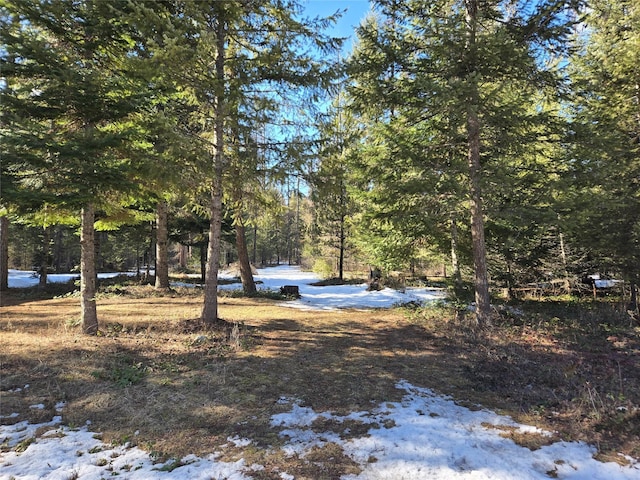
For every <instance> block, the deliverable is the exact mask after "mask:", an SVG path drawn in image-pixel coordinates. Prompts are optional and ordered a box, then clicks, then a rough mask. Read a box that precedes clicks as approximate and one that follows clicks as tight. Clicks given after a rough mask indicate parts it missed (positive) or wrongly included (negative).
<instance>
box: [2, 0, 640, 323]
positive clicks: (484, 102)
mask: <svg viewBox="0 0 640 480" xmlns="http://www.w3.org/2000/svg"><path fill="white" fill-rule="evenodd" d="M0 8H1V12H0V19H1V22H2V28H1V29H0V30H1V32H2V33H1V34H0V35H1V37H0V41H1V45H2V46H1V48H0V57H1V62H2V64H1V68H2V80H1V84H0V94H1V98H0V100H1V102H2V106H3V108H2V119H1V124H0V128H1V130H2V132H1V133H2V138H3V141H2V147H1V148H2V151H1V152H0V154H1V156H2V171H1V174H2V196H1V200H0V206H1V210H0V214H1V216H0V219H1V222H0V238H1V242H0V243H1V247H2V248H1V249H0V251H1V255H0V258H1V260H2V262H1V269H0V274H1V275H0V288H2V289H6V288H7V287H8V285H7V271H8V268H9V267H10V266H11V267H16V268H21V269H25V268H28V269H31V268H34V269H36V270H37V272H38V273H39V274H40V278H41V282H42V283H43V284H45V283H46V273H47V272H48V271H56V272H62V271H70V270H80V272H81V304H82V318H83V320H82V325H83V330H84V331H85V333H89V334H95V333H96V332H98V326H99V324H98V318H97V314H96V309H95V289H96V284H95V277H96V271H99V270H114V269H115V270H125V269H132V268H137V269H138V270H143V271H144V269H145V268H147V267H150V266H153V272H154V275H155V284H156V287H157V288H159V289H166V288H168V287H169V276H168V274H169V268H170V267H171V268H172V269H174V270H178V269H182V270H189V269H193V268H196V269H199V268H201V271H202V272H203V273H202V274H203V277H204V278H203V279H204V282H203V283H204V290H205V298H204V306H203V311H202V320H203V321H204V322H205V323H213V322H215V321H216V320H217V319H218V314H217V284H218V269H219V268H220V266H221V265H224V264H228V263H230V262H232V261H234V262H235V261H237V262H238V264H239V267H240V274H241V277H242V281H243V286H244V289H245V291H246V293H248V294H251V293H253V292H255V284H254V282H253V279H252V276H251V267H250V263H254V264H263V265H264V264H273V263H280V262H288V263H297V264H305V265H306V266H308V267H310V268H313V269H314V270H316V271H320V272H322V273H323V274H324V275H325V276H327V277H331V276H334V277H337V278H338V279H339V280H343V279H344V278H345V275H347V274H348V273H349V272H350V271H352V272H353V274H354V275H356V276H362V275H366V274H367V273H368V272H369V270H370V269H373V268H376V269H380V270H381V271H382V272H383V274H384V275H386V276H388V277H389V278H390V274H391V273H392V272H402V277H403V278H404V277H405V276H410V275H415V276H416V277H420V276H425V275H432V276H435V275H437V276H439V277H445V278H446V279H447V280H448V281H450V283H451V285H452V286H453V287H454V291H455V292H457V293H458V294H459V295H465V292H467V291H473V292H474V294H475V302H476V317H475V320H476V322H477V323H479V324H481V325H486V324H488V323H489V321H490V313H491V309H490V295H491V294H494V296H495V295H497V294H501V295H502V294H504V295H507V296H508V297H514V296H518V295H521V294H522V293H523V292H527V291H528V292H531V291H538V290H539V289H540V288H544V287H549V289H550V290H547V292H548V291H552V292H553V293H564V294H570V293H572V292H575V290H576V289H577V288H579V287H580V285H581V284H580V280H581V279H582V278H584V277H586V276H587V275H590V274H596V273H597V274H600V275H601V276H602V277H604V278H607V277H608V278H615V279H617V280H620V281H622V282H623V283H621V284H619V285H622V286H619V291H620V292H622V293H623V295H622V297H623V298H624V299H625V300H624V301H625V307H624V310H627V311H628V312H630V314H632V315H633V314H634V313H633V312H634V311H635V312H636V313H635V315H637V299H636V296H637V294H636V291H637V288H636V285H637V284H638V276H639V272H640V244H639V241H640V188H639V183H640V157H639V154H638V151H639V150H638V149H639V145H640V87H639V85H640V72H639V71H638V65H640V58H639V57H640V8H639V7H638V6H637V5H636V4H635V3H634V2H631V1H621V2H616V3H615V5H614V4H611V2H608V1H600V0H594V1H591V2H588V3H585V2H582V1H576V0H543V1H527V0H521V1H517V0H516V1H501V2H498V1H492V2H478V1H476V0H466V1H464V2H454V1H448V0H438V1H431V2H424V1H418V0H415V1H405V2H397V1H393V0H383V1H377V2H373V7H372V12H371V14H370V15H368V16H367V18H366V19H365V20H364V21H363V22H362V24H361V25H360V26H359V28H358V29H357V37H356V40H355V42H354V45H353V49H352V51H351V52H349V54H347V55H346V56H345V54H344V53H341V52H342V50H341V48H340V46H341V43H342V41H341V40H340V39H339V38H334V37H332V36H330V35H329V34H327V33H326V32H327V31H328V29H329V28H330V27H331V26H332V25H333V24H334V23H335V22H336V20H337V19H338V17H339V16H340V12H338V13H337V14H336V15H331V16H329V17H312V18H309V17H306V16H305V12H304V8H303V4H301V3H299V2H295V1H273V2H251V1H237V2H236V1H225V2H200V1H163V2H129V1H125V0H114V1H109V2H103V1H97V2H92V1H83V2H75V1H66V0H56V1H50V2H34V1H28V0H12V1H3V2H2V4H1V7H0ZM78 236H79V237H80V241H78ZM152 264H153V265H152ZM345 272H346V273H345Z"/></svg>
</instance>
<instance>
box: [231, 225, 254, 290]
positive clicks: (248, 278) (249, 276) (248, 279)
mask: <svg viewBox="0 0 640 480" xmlns="http://www.w3.org/2000/svg"><path fill="white" fill-rule="evenodd" d="M236 249H237V250H238V264H239V265H240V278H241V280H242V289H243V290H244V293H246V294H248V295H251V294H253V293H256V283H255V282H254V281H253V273H252V272H251V264H250V263H249V252H248V251H247V239H246V236H245V228H244V225H243V224H242V219H240V218H238V219H236Z"/></svg>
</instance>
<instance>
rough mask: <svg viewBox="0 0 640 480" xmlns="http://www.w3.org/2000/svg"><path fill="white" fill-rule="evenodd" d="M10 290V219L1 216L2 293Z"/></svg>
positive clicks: (0, 288) (0, 289) (0, 286)
mask: <svg viewBox="0 0 640 480" xmlns="http://www.w3.org/2000/svg"><path fill="white" fill-rule="evenodd" d="M8 289H9V219H8V218H7V216H6V215H3V216H0V291H1V292H4V291H5V290H8Z"/></svg>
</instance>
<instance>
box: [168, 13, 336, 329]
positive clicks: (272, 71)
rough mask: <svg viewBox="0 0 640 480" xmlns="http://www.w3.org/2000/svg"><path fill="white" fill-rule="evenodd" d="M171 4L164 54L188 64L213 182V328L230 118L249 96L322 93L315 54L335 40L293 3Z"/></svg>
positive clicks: (186, 79)
mask: <svg viewBox="0 0 640 480" xmlns="http://www.w3.org/2000/svg"><path fill="white" fill-rule="evenodd" d="M175 5H176V9H177V10H178V11H179V13H180V14H179V15H176V16H175V18H174V25H175V32H174V36H173V37H172V38H171V39H170V41H169V43H170V48H169V50H171V52H172V53H171V54H172V55H173V58H174V59H176V58H178V57H180V60H181V62H182V64H184V62H187V64H188V65H190V68H189V69H188V71H187V72H185V71H184V68H181V70H180V72H179V75H180V77H181V79H182V85H183V88H184V90H185V91H186V92H188V94H190V95H191V96H192V105H193V107H194V108H193V110H192V112H191V114H190V116H189V118H188V123H189V125H190V126H191V129H192V132H193V133H194V138H196V139H197V141H198V142H199V144H200V145H201V149H202V152H204V155H203V156H204V157H208V161H207V162H205V163H203V171H204V173H205V174H206V178H207V180H208V181H209V182H210V197H211V202H210V218H211V223H210V229H209V251H208V256H207V257H208V260H207V261H208V266H207V280H206V287H205V300H204V307H203V310H202V319H203V321H204V322H205V323H207V324H211V323H213V322H215V321H216V320H217V318H218V310H217V276H218V266H219V261H220V245H221V243H220V242H221V239H220V228H221V222H222V215H223V199H224V188H223V187H224V182H223V180H224V175H225V173H226V172H227V171H228V169H229V166H230V163H231V162H230V146H231V144H230V142H229V137H230V136H231V135H232V134H233V127H234V125H236V124H237V117H235V115H236V114H237V113H238V112H240V111H241V110H240V109H242V108H244V107H245V106H246V105H249V104H251V102H250V101H248V100H249V99H252V98H256V97H257V98H269V96H274V95H276V94H278V95H280V96H281V95H282V92H283V91H284V92H287V91H288V89H289V88H290V87H291V86H297V87H302V88H310V87H316V88H317V87H320V86H325V87H326V86H327V85H328V82H329V77H330V74H331V71H330V69H329V68H328V67H327V63H326V62H324V61H323V60H320V59H318V57H317V55H316V52H317V50H318V49H324V50H325V51H328V50H330V49H331V48H333V46H334V45H335V42H334V41H332V40H331V39H329V38H328V37H326V36H325V35H323V34H322V33H320V32H319V30H322V29H323V28H324V27H326V26H327V25H328V24H329V23H330V20H322V19H319V20H305V19H300V16H301V15H300V12H301V7H300V5H299V3H298V2H295V1H289V2H281V1H275V0H274V1H269V2H243V1H239V0H238V1H236V0H230V1H225V2H219V1H205V2H202V1H186V2H176V3H175ZM168 57H169V55H168ZM176 73H178V72H176ZM274 92H275V93H274Z"/></svg>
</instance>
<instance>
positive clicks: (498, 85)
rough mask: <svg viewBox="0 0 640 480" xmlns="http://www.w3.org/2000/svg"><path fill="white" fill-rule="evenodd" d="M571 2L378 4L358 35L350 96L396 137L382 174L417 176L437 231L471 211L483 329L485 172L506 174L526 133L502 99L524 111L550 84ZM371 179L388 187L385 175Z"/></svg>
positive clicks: (401, 195) (407, 193)
mask: <svg viewBox="0 0 640 480" xmlns="http://www.w3.org/2000/svg"><path fill="white" fill-rule="evenodd" d="M574 3H577V2H571V1H561V0H558V1H554V0H551V1H548V2H510V3H507V4H505V3H502V2H479V1H477V0H466V1H465V2H453V1H449V0H440V1H435V2H433V1H430V2H426V1H422V0H414V1H407V2H398V1H394V0H381V1H378V2H376V5H378V7H379V18H373V19H371V20H370V21H369V22H368V23H367V24H365V25H363V26H362V27H361V28H360V29H359V38H360V45H359V49H358V50H356V52H355V54H354V56H353V58H352V60H351V71H352V72H353V74H354V78H355V82H354V85H353V86H352V87H351V88H350V90H351V94H352V95H353V97H354V99H355V105H356V106H357V107H359V108H360V110H361V111H364V112H366V113H367V114H368V116H369V118H371V119H372V121H373V122H375V123H378V124H382V125H384V127H382V128H379V129H378V131H383V132H384V130H385V128H388V129H389V131H390V132H391V133H389V134H386V135H384V139H385V140H384V142H385V145H386V146H385V149H386V150H387V153H386V154H385V156H383V157H382V159H381V161H380V164H379V167H378V168H379V170H381V172H383V174H386V175H387V176H388V177H390V178H392V179H394V180H395V181H394V182H393V185H394V186H396V187H397V186H401V185H402V184H403V183H405V182H406V180H405V177H406V173H407V171H409V172H412V173H411V178H413V179H415V182H414V189H415V190H413V192H421V193H422V195H423V196H424V197H426V198H429V199H430V200H431V203H432V205H433V206H432V207H431V208H430V209H429V208H425V211H426V212H428V211H429V210H431V211H436V212H437V211H438V210H440V211H441V212H442V213H445V212H446V215H436V216H433V215H431V214H429V213H427V214H426V215H425V217H426V219H429V218H431V219H433V220H435V223H436V224H439V225H445V222H443V221H442V219H443V218H448V217H449V215H450V213H449V212H451V211H454V212H457V211H458V210H459V206H461V205H467V208H468V211H469V216H470V219H471V222H470V233H471V244H472V252H473V255H472V258H473V263H474V286H475V294H476V318H477V321H478V323H479V324H480V325H486V324H488V323H489V319H490V299H489V281H488V273H487V258H486V246H485V225H484V223H485V218H484V216H485V213H486V206H485V205H484V201H483V200H484V195H483V190H484V189H485V188H486V186H487V182H488V176H487V174H486V171H487V170H489V169H497V170H499V169H500V164H501V162H504V161H505V159H506V158H507V155H505V153H509V154H511V155H515V154H516V150H517V149H515V148H512V149H511V151H510V152H509V148H508V147H512V146H514V145H517V142H519V141H521V139H518V138H517V137H515V136H514V137H509V136H508V133H509V132H510V131H512V130H514V129H515V130H516V131H520V130H518V127H519V125H521V123H522V121H523V118H522V117H521V116H520V115H518V114H517V110H516V109H513V108H508V107H510V106H511V105H512V104H513V102H512V101H508V102H507V100H508V96H506V95H505V91H506V90H509V91H511V92H517V91H518V89H520V90H521V91H522V92H523V93H525V94H526V96H525V95H522V96H521V97H520V105H522V106H523V105H525V104H526V103H525V102H526V101H527V100H529V98H530V96H529V95H530V94H529V93H528V92H529V91H530V89H542V88H544V87H547V88H549V86H553V82H555V78H554V72H553V64H551V63H548V62H545V57H544V55H543V54H544V52H550V51H554V50H555V49H560V48H561V47H563V46H564V45H565V43H564V42H565V39H566V36H567V34H568V33H569V28H568V27H569V25H570V23H571V18H572V17H571V16H570V15H569V13H570V11H571V9H572V8H573V7H575V6H577V5H574ZM548 55H550V54H548ZM548 58H550V57H547V59H548ZM372 99H373V100H372ZM372 110H373V111H372ZM401 125H404V126H405V127H406V128H409V129H410V130H411V129H413V130H414V131H416V132H419V133H416V134H415V135H414V137H415V138H418V139H420V140H418V141H410V142H407V141H406V140H405V139H406V137H407V135H402V133H401V132H402V130H403V128H399V126H401ZM496 133H497V134H499V135H496ZM500 137H506V138H507V139H508V141H509V143H508V144H505V142H504V141H503V140H501V139H500ZM398 138H402V139H403V142H402V143H401V142H399V141H397V139H398ZM411 151H413V152H412V154H410V155H407V154H404V155H401V156H397V155H396V153H397V152H411ZM500 151H501V152H502V153H501V154H499V155H495V153H496V152H500ZM405 165H406V167H405ZM398 166H400V168H399V169H398V168H397V167H398ZM399 172H403V173H404V174H405V175H403V174H401V173H399ZM446 176H448V177H449V178H450V179H451V183H450V184H449V185H450V187H449V188H451V190H450V191H449V193H450V195H446V187H445V188H444V189H442V190H439V188H441V187H443V184H442V183H438V181H439V179H440V177H446ZM463 179H464V181H463ZM373 181H374V185H377V184H380V185H381V187H380V188H381V189H382V191H384V190H385V189H386V187H385V186H384V184H386V183H387V181H388V179H387V178H386V177H382V178H380V177H378V178H375V177H374V178H373ZM434 186H436V188H435V191H434ZM407 187H408V185H407V186H404V187H402V188H401V189H400V190H398V191H392V192H391V194H392V196H391V198H395V199H397V200H396V202H395V205H396V208H397V210H401V208H400V206H401V205H402V201H403V199H410V198H412V194H411V192H412V190H408V188H407ZM374 188H375V186H374ZM460 193H465V194H466V195H465V197H461V196H460ZM439 195H444V196H445V197H446V198H447V201H445V202H443V201H441V200H439V199H438V196H439ZM452 197H453V198H452ZM425 203H426V202H425ZM438 205H439V206H445V205H446V207H445V208H440V209H439V208H438ZM433 220H432V221H433ZM415 223H420V222H415ZM426 223H427V222H424V223H423V224H426Z"/></svg>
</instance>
